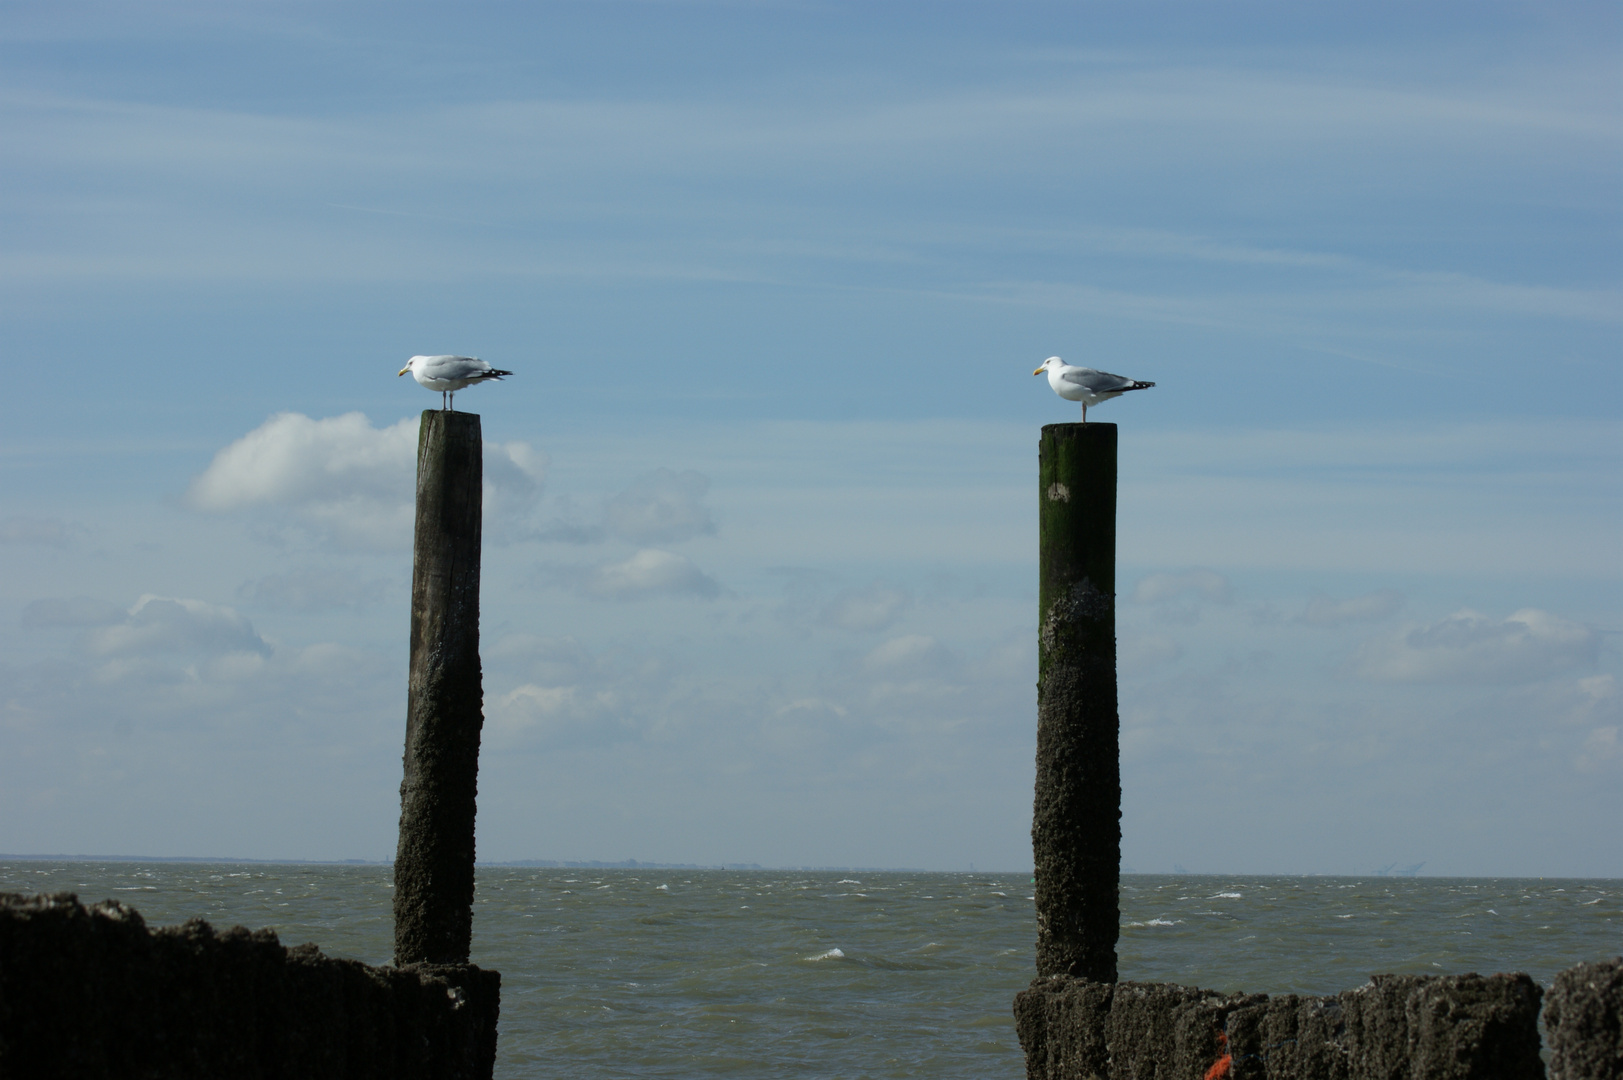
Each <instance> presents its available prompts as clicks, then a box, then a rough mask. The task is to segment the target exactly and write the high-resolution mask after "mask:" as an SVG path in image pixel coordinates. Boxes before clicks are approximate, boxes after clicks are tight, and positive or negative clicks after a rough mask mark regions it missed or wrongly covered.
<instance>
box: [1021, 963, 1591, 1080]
mask: <svg viewBox="0 0 1623 1080" xmlns="http://www.w3.org/2000/svg"><path fill="white" fill-rule="evenodd" d="M1541 998H1544V999H1545V1000H1544V1011H1543V1019H1544V1028H1545V1035H1546V1041H1547V1044H1548V1049H1549V1054H1550V1062H1549V1072H1548V1076H1549V1077H1550V1078H1551V1080H1623V1038H1620V1034H1619V1033H1620V1028H1623V958H1620V959H1617V960H1611V961H1606V962H1602V963H1598V964H1579V965H1578V966H1576V967H1573V968H1569V969H1567V970H1566V971H1563V972H1561V973H1560V974H1559V975H1557V976H1556V979H1555V983H1554V985H1553V987H1552V988H1551V990H1550V992H1549V994H1548V995H1545V993H1544V991H1543V990H1542V989H1541V988H1540V987H1539V986H1538V984H1537V983H1535V982H1534V981H1533V980H1532V979H1531V978H1530V977H1529V976H1527V975H1524V974H1512V975H1488V976H1483V975H1435V976H1432V975H1377V976H1375V977H1374V978H1372V979H1371V981H1370V982H1369V983H1368V984H1366V985H1364V986H1362V987H1359V988H1358V989H1356V990H1347V991H1343V992H1342V993H1339V994H1335V995H1331V996H1326V997H1310V996H1298V995H1295V994H1281V995H1278V996H1275V997H1270V996H1268V995H1267V994H1221V993H1218V992H1216V991H1212V990H1197V989H1195V988H1193V987H1187V986H1176V985H1172V984H1168V983H1136V982H1120V983H1102V982H1090V981H1088V980H1085V979H1078V978H1075V977H1073V976H1068V975H1054V976H1046V977H1039V978H1037V979H1035V980H1034V981H1033V982H1032V984H1031V986H1030V987H1029V988H1028V989H1026V990H1024V991H1022V992H1021V993H1020V994H1019V995H1018V996H1017V997H1016V998H1015V1004H1014V1014H1015V1026H1016V1029H1017V1031H1018V1033H1019V1036H1020V1045H1021V1047H1022V1048H1023V1049H1024V1050H1025V1054H1026V1076H1027V1077H1028V1080H1148V1078H1158V1080H1159V1078H1167V1077H1179V1078H1183V1077H1187V1078H1190V1080H1199V1078H1202V1077H1204V1078H1206V1080H1543V1078H1544V1077H1545V1076H1546V1072H1545V1064H1544V1061H1543V1059H1542V1058H1541V1056H1540V1038H1539V1005H1540V999H1541Z"/></svg>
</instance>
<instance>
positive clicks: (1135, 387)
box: [1122, 379, 1155, 393]
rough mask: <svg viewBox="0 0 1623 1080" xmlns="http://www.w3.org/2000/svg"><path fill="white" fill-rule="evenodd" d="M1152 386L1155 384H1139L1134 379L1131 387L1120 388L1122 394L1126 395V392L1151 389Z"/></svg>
mask: <svg viewBox="0 0 1623 1080" xmlns="http://www.w3.org/2000/svg"><path fill="white" fill-rule="evenodd" d="M1154 385H1155V384H1154V383H1152V382H1139V381H1138V380H1137V379H1134V380H1133V385H1132V386H1124V387H1122V392H1123V393H1126V392H1127V391H1128V390H1148V389H1149V388H1150V387H1152V386H1154Z"/></svg>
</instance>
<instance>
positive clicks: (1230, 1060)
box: [1206, 1031, 1234, 1080]
mask: <svg viewBox="0 0 1623 1080" xmlns="http://www.w3.org/2000/svg"><path fill="white" fill-rule="evenodd" d="M1228 1044H1229V1037H1228V1036H1227V1035H1225V1034H1224V1033H1223V1032H1221V1031H1220V1032H1218V1033H1217V1048H1218V1049H1219V1050H1226V1049H1228ZM1233 1064H1234V1056H1233V1055H1232V1054H1224V1055H1223V1056H1222V1057H1220V1058H1218V1059H1217V1060H1216V1061H1214V1062H1212V1067H1211V1068H1209V1069H1207V1070H1206V1080H1223V1078H1224V1077H1225V1076H1227V1075H1228V1074H1229V1066H1231V1065H1233Z"/></svg>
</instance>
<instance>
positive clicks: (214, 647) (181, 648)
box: [85, 595, 271, 657]
mask: <svg viewBox="0 0 1623 1080" xmlns="http://www.w3.org/2000/svg"><path fill="white" fill-rule="evenodd" d="M85 645H86V647H87V648H88V649H89V650H90V651H91V652H92V653H94V654H96V655H98V656H104V657H125V656H147V655H152V654H154V653H168V652H202V653H230V652H251V653H259V654H261V655H268V654H269V653H270V651H271V648H270V646H269V645H267V644H266V643H265V641H264V639H262V638H261V637H260V636H259V635H258V634H256V633H254V627H253V624H252V623H250V622H249V621H248V620H247V619H245V618H243V617H242V616H241V615H239V614H238V613H237V612H236V611H235V610H234V609H232V608H228V607H220V606H217V605H215V604H210V603H207V602H205V601H202V600H188V599H181V598H174V597H167V596H152V595H147V596H143V597H141V599H139V600H137V601H136V603H135V606H134V607H132V608H130V610H129V612H128V614H127V615H126V616H125V618H124V619H123V621H121V622H119V623H116V624H113V625H107V626H100V627H97V628H95V629H93V630H91V631H90V633H89V634H88V635H87V636H86V638H85Z"/></svg>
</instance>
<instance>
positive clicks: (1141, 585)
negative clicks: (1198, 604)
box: [1133, 570, 1234, 604]
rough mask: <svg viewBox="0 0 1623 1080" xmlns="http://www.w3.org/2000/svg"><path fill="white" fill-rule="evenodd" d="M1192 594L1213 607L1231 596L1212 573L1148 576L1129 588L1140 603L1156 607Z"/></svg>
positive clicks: (1223, 582)
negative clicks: (1208, 602)
mask: <svg viewBox="0 0 1623 1080" xmlns="http://www.w3.org/2000/svg"><path fill="white" fill-rule="evenodd" d="M1189 593H1193V594H1194V595H1195V596H1197V597H1199V598H1200V599H1202V600H1207V601H1210V602H1211V603H1214V604H1227V603H1229V602H1230V601H1232V600H1233V598H1234V596H1233V593H1232V591H1231V590H1230V589H1229V582H1228V578H1226V577H1224V576H1223V575H1222V574H1219V573H1218V572H1217V571H1215V570H1190V571H1187V572H1185V573H1182V574H1164V573H1163V574H1149V575H1147V576H1145V577H1143V578H1140V579H1139V582H1138V584H1137V585H1136V586H1134V588H1133V599H1134V601H1136V602H1137V603H1140V604H1159V603H1164V602H1165V601H1168V600H1174V599H1177V598H1178V597H1181V596H1184V595H1185V594H1189Z"/></svg>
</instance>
